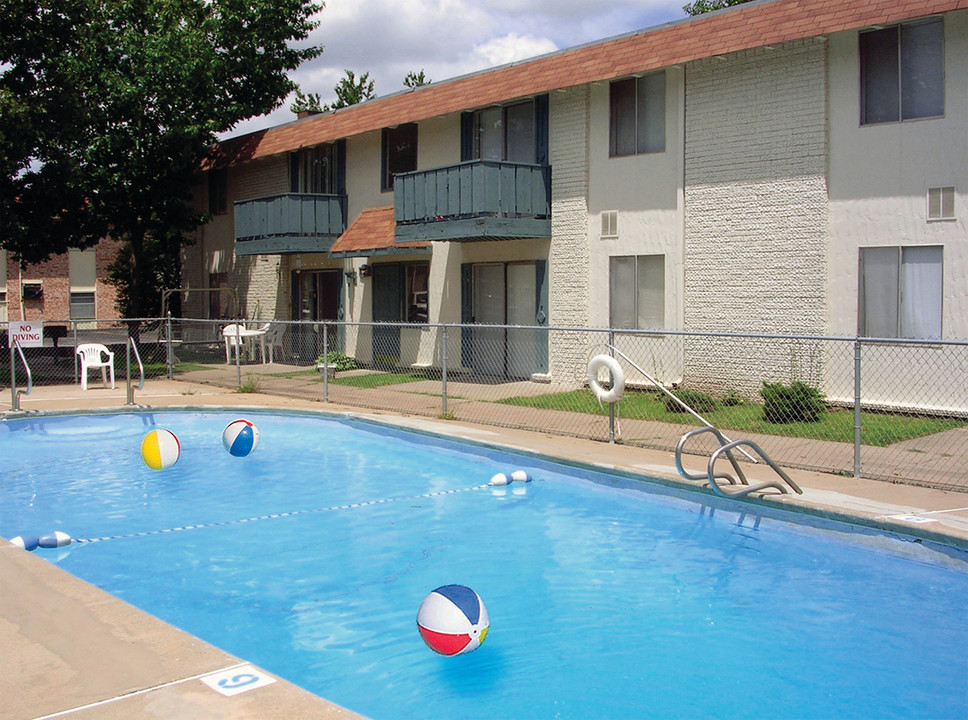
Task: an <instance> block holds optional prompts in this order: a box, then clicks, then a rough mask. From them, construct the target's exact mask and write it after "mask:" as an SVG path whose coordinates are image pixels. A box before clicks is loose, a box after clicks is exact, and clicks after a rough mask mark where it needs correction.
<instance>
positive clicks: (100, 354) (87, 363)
mask: <svg viewBox="0 0 968 720" xmlns="http://www.w3.org/2000/svg"><path fill="white" fill-rule="evenodd" d="M74 352H75V353H76V354H77V357H78V358H80V360H81V389H82V390H87V371H88V370H92V369H97V368H100V369H101V382H103V383H104V387H107V385H108V378H107V371H108V370H109V369H110V371H111V389H112V390H114V353H113V352H111V351H110V350H108V349H107V348H106V347H105V346H104V345H101V344H99V343H84V344H83V345H78V346H77V349H76V350H75V351H74Z"/></svg>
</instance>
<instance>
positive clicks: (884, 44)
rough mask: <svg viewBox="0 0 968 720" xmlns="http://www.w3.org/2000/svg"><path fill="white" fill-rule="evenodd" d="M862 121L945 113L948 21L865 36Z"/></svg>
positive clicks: (861, 45) (861, 41) (861, 46)
mask: <svg viewBox="0 0 968 720" xmlns="http://www.w3.org/2000/svg"><path fill="white" fill-rule="evenodd" d="M859 51H860V88H861V108H860V122H861V125H873V124H876V123H886V122H898V121H899V120H914V119H917V118H930V117H940V116H941V115H943V114H944V23H943V22H942V20H941V19H940V18H938V19H935V20H929V21H927V22H920V23H911V24H908V25H895V26H893V27H889V28H884V29H882V30H871V31H869V32H862V33H861V34H860V37H859Z"/></svg>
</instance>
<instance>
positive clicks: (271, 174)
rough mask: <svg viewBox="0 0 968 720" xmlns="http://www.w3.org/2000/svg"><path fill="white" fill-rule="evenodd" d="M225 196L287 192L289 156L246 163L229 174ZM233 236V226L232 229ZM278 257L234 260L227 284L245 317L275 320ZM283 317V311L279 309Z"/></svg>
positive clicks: (278, 279)
mask: <svg viewBox="0 0 968 720" xmlns="http://www.w3.org/2000/svg"><path fill="white" fill-rule="evenodd" d="M230 173H231V174H230V176H229V197H230V199H231V200H233V201H238V200H249V199H252V198H257V197H265V196H267V195H277V194H280V193H285V192H289V156H288V155H278V156H273V157H270V158H266V159H264V160H257V161H255V162H251V163H246V164H244V165H241V166H239V167H237V168H235V169H234V171H230ZM232 232H233V236H234V232H235V230H234V226H233V231H232ZM281 261H282V256H281V255H247V256H242V257H236V258H235V262H234V263H233V267H232V272H231V274H230V276H229V283H231V285H232V286H233V287H235V288H236V290H237V291H238V293H239V302H240V303H241V305H242V307H243V308H244V309H245V312H246V314H247V315H248V316H249V317H255V316H256V314H258V319H259V320H262V321H267V320H271V319H273V318H275V317H276V305H277V303H278V297H279V290H280V288H279V284H280V272H279V268H280V265H281ZM280 309H281V310H282V311H283V313H284V314H285V310H286V308H280Z"/></svg>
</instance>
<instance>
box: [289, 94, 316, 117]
mask: <svg viewBox="0 0 968 720" xmlns="http://www.w3.org/2000/svg"><path fill="white" fill-rule="evenodd" d="M289 112H291V113H293V114H295V115H298V114H299V113H302V112H312V113H318V112H323V106H322V105H321V104H320V100H319V93H303V91H302V90H300V89H299V88H296V97H295V99H294V100H293V101H292V104H291V105H290V106H289Z"/></svg>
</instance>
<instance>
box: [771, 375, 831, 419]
mask: <svg viewBox="0 0 968 720" xmlns="http://www.w3.org/2000/svg"><path fill="white" fill-rule="evenodd" d="M760 395H762V396H763V401H764V402H763V419H764V420H766V422H771V423H792V422H817V421H818V420H820V416H821V415H823V413H824V412H825V411H826V409H827V407H826V405H825V399H824V396H823V393H821V392H820V391H819V390H818V389H817V388H814V387H810V386H809V385H807V384H806V383H804V382H800V381H799V380H794V381H793V382H792V383H790V384H789V385H784V384H783V383H768V382H764V383H763V389H762V390H760Z"/></svg>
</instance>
